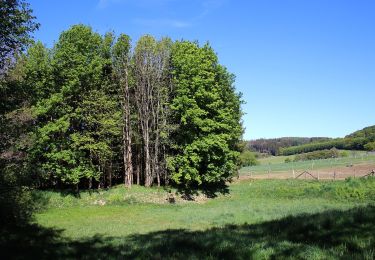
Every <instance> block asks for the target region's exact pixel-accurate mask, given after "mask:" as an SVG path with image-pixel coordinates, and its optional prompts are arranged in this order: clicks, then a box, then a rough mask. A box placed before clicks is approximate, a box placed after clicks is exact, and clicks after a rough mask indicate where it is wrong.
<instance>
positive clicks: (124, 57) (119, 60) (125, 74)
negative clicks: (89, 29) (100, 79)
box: [113, 34, 133, 187]
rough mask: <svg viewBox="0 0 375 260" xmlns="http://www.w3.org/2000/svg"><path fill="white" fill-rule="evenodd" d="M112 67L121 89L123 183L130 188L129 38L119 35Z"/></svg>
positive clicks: (131, 175)
mask: <svg viewBox="0 0 375 260" xmlns="http://www.w3.org/2000/svg"><path fill="white" fill-rule="evenodd" d="M113 59H114V61H113V65H114V68H115V69H114V71H115V77H116V79H117V81H118V83H119V85H120V87H121V89H122V112H123V131H122V132H123V136H122V139H123V160H124V183H125V185H126V186H127V187H131V185H132V183H133V178H132V177H133V164H132V140H131V138H132V131H131V130H132V129H131V106H130V88H129V66H130V37H129V36H127V35H125V34H121V35H120V36H119V38H118V39H117V42H116V44H115V45H114V47H113Z"/></svg>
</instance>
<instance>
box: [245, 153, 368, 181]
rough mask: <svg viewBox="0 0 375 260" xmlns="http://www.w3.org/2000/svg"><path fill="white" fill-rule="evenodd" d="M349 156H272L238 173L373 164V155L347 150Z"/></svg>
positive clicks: (263, 172)
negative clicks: (303, 157) (306, 157)
mask: <svg viewBox="0 0 375 260" xmlns="http://www.w3.org/2000/svg"><path fill="white" fill-rule="evenodd" d="M349 154H350V156H349V157H341V158H333V159H321V160H312V161H298V162H293V158H294V156H293V155H290V156H272V157H267V158H262V159H260V164H259V165H256V166H250V167H244V168H242V169H241V170H240V175H247V174H249V173H251V174H255V175H257V174H266V173H268V172H269V171H270V172H271V173H275V172H292V170H293V169H294V170H295V171H303V170H311V169H314V170H316V169H327V168H328V169H329V168H335V167H345V166H348V165H358V164H369V163H370V164H374V165H375V155H374V154H366V153H365V152H356V154H355V156H353V154H352V153H351V152H350V151H349ZM286 158H290V159H291V160H292V162H290V163H285V159H286Z"/></svg>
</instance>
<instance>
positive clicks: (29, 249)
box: [1, 178, 375, 259]
mask: <svg viewBox="0 0 375 260" xmlns="http://www.w3.org/2000/svg"><path fill="white" fill-rule="evenodd" d="M170 196H171V195H170V194H169V193H168V191H166V190H163V189H156V188H153V189H145V188H142V187H136V186H135V187H134V188H132V189H131V190H126V189H124V188H123V187H122V186H119V187H116V188H113V189H111V190H107V191H100V192H91V193H90V192H82V193H81V194H80V196H79V197H77V196H74V195H72V194H69V193H57V192H47V191H44V192H40V191H39V197H40V198H41V200H42V201H44V202H45V205H44V207H43V208H42V209H40V211H39V213H37V214H36V215H35V225H34V226H29V227H25V228H23V229H22V230H19V231H17V230H12V236H11V237H10V239H8V240H6V241H4V240H3V239H2V240H1V242H2V243H1V244H2V245H4V244H5V247H6V249H7V251H8V252H13V255H12V257H14V258H23V257H25V256H28V255H33V257H36V258H58V259H61V258H64V259H66V258H86V259H92V258H95V259H98V258H105V259H108V258H110V259H111V258H141V259H149V258H153V259H162V258H163V259H164V258H166V259H168V258H169V259H202V258H208V259H213V258H215V259H216V258H231V259H236V258H238V259H241V258H246V259H249V258H255V259H269V258H284V257H291V258H299V259H301V258H302V259H334V258H342V257H345V258H367V259H373V258H374V257H375V236H374V234H375V225H374V222H375V221H374V219H375V203H374V202H375V179H373V178H368V179H348V180H346V181H337V182H324V181H321V182H317V181H308V180H307V181H305V180H255V181H254V180H244V181H237V182H235V183H232V184H231V185H230V186H229V193H228V194H221V195H218V197H216V198H211V199H208V198H205V197H204V196H202V195H199V196H196V200H195V201H185V200H182V199H180V198H179V197H178V196H176V197H175V199H176V200H175V202H174V203H170V202H169V201H168V198H169V197H170ZM2 235H4V234H2ZM2 237H3V236H2ZM16 248H17V250H15V249H16ZM3 252H5V251H4V250H3Z"/></svg>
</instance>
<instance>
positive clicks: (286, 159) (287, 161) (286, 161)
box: [284, 157, 292, 163]
mask: <svg viewBox="0 0 375 260" xmlns="http://www.w3.org/2000/svg"><path fill="white" fill-rule="evenodd" d="M284 162H285V163H290V162H292V159H290V158H289V157H288V158H285V161H284Z"/></svg>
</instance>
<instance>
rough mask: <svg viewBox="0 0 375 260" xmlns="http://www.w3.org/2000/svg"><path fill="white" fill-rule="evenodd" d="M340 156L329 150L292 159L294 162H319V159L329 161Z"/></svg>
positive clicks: (333, 150) (335, 150) (334, 150)
mask: <svg viewBox="0 0 375 260" xmlns="http://www.w3.org/2000/svg"><path fill="white" fill-rule="evenodd" d="M340 155H341V154H340V153H339V152H338V151H337V149H335V148H333V149H330V150H322V151H314V152H309V153H304V154H298V155H296V156H295V157H294V161H295V162H297V161H308V160H319V159H329V158H338V157H339V156H340Z"/></svg>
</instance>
